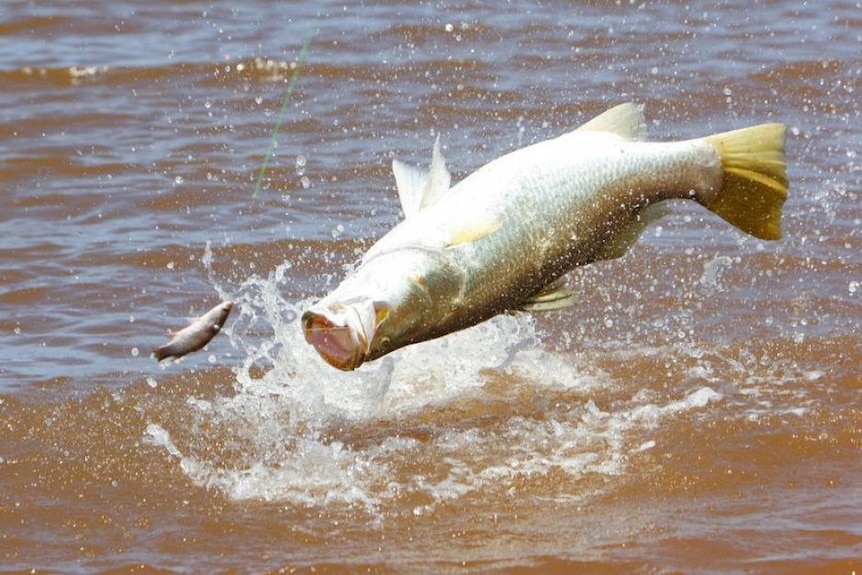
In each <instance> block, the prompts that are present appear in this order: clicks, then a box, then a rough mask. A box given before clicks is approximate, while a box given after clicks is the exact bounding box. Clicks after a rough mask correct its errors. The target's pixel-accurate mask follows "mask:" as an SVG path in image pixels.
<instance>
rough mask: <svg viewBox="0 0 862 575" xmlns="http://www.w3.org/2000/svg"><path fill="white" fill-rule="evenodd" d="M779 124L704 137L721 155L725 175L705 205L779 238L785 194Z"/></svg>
mask: <svg viewBox="0 0 862 575" xmlns="http://www.w3.org/2000/svg"><path fill="white" fill-rule="evenodd" d="M784 132H785V126H784V124H762V125H760V126H753V127H751V128H743V129H741V130H734V131H732V132H725V133H723V134H716V135H714V136H709V137H708V138H706V141H708V142H709V143H710V144H712V145H713V146H715V149H716V150H718V152H719V154H720V155H721V163H722V167H723V168H724V180H723V184H722V187H721V190H720V191H719V193H718V194H717V195H716V196H715V198H713V199H711V200H709V201H705V202H704V205H705V206H706V207H707V208H708V209H709V210H711V211H712V212H714V213H716V214H718V215H719V216H721V217H722V218H724V219H725V220H727V221H728V222H730V223H731V224H733V225H734V226H736V227H738V228H739V229H741V230H742V231H744V232H746V233H748V234H751V235H753V236H755V237H757V238H760V239H762V240H777V239H779V238H781V207H782V206H783V205H784V200H786V199H787V187H788V182H787V174H786V173H785V166H784Z"/></svg>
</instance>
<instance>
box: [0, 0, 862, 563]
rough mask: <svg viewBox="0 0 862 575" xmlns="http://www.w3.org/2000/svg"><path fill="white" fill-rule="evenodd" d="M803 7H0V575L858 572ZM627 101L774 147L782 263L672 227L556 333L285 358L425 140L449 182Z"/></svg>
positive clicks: (836, 103) (828, 26)
mask: <svg viewBox="0 0 862 575" xmlns="http://www.w3.org/2000/svg"><path fill="white" fill-rule="evenodd" d="M827 4H828V5H827ZM827 4H806V5H799V3H793V2H769V3H755V4H751V3H743V2H726V3H721V4H719V5H716V6H702V5H697V6H693V7H688V8H686V7H681V6H675V5H672V4H670V5H665V4H651V3H647V4H641V3H634V2H631V3H630V2H620V3H617V4H614V5H611V4H608V5H605V4H602V3H599V4H588V5H569V4H565V3H551V4H546V3H543V4H539V3H513V4H506V3H488V4H484V5H482V4H476V3H474V4H470V5H461V4H457V3H423V4H418V5H415V6H414V5H410V6H408V5H402V4H401V3H396V2H384V3H378V4H374V5H362V4H342V3H330V2H319V3H316V4H308V3H303V4H300V3H297V4H291V5H281V4H278V5H277V4H273V3H266V2H246V3H244V4H243V5H242V6H232V7H229V6H227V5H226V4H216V5H212V4H209V3H198V2H183V3H179V4H177V3H167V2H162V1H160V0H156V1H153V2H150V3H147V4H146V5H143V4H140V3H132V2H123V1H119V2H114V3H109V4H104V3H96V2H91V1H86V0H81V1H79V2H65V3H62V5H56V6H55V5H49V4H45V3H29V2H7V3H5V4H4V6H3V7H2V8H0V33H2V36H3V38H4V39H5V42H2V43H0V84H2V86H3V90H2V91H0V109H2V110H3V114H2V115H0V134H2V146H0V193H2V194H3V199H4V200H5V201H4V206H5V209H3V210H2V211H0V226H2V230H3V239H2V243H0V282H2V290H0V571H2V572H31V570H35V571H36V572H69V573H79V572H109V573H122V572H133V571H134V572H153V573H154V572H175V573H188V572H243V573H260V572H277V571H278V570H280V569H284V570H285V571H289V570H290V569H294V568H298V569H312V568H313V569H315V570H316V571H317V572H332V573H349V572H357V571H366V570H368V571H372V572H433V573H441V572H454V571H458V572H471V573H491V572H494V573H496V572H524V571H529V570H536V571H539V572H547V573H553V572H559V573H569V572H590V573H618V572H637V573H669V572H692V573H694V572H696V573H736V572H754V573H761V572H762V573H775V572H781V573H851V572H853V571H854V570H856V571H858V570H859V569H860V564H859V562H858V557H860V556H862V528H860V523H859V520H858V517H859V515H860V512H862V508H860V503H859V501H860V496H862V481H860V479H859V477H860V476H862V452H860V440H862V431H860V430H862V414H860V410H859V390H860V385H862V379H860V375H859V374H860V369H859V366H860V365H862V346H860V338H859V329H860V324H862V321H860V319H862V303H860V299H859V298H860V294H862V257H860V250H862V236H860V227H862V223H860V222H862V208H860V191H862V185H860V184H862V177H860V174H862V170H860V162H859V158H858V151H859V141H860V130H859V126H860V105H859V77H860V75H862V59H860V57H859V54H860V44H862V42H860V36H862V17H860V14H862V12H860V5H859V4H858V3H855V2H829V3H827ZM304 41H308V42H309V47H308V51H307V55H306V58H305V60H304V61H303V62H301V63H299V62H297V59H298V56H299V53H300V49H301V46H302V44H303V42H304ZM297 66H299V71H298V80H297V83H296V90H295V91H294V92H293V94H292V95H291V99H290V101H289V102H288V106H287V107H286V108H285V111H284V116H283V120H284V122H283V125H281V126H280V129H279V131H278V134H277V138H276V142H277V145H276V146H275V148H274V149H273V151H272V155H271V156H270V157H269V163H268V168H267V170H266V172H265V173H264V178H263V185H262V189H261V190H260V193H259V196H258V197H257V198H255V184H256V180H257V178H258V176H259V173H260V169H261V166H262V165H263V163H264V158H265V157H266V154H267V150H268V149H269V147H270V143H271V140H272V137H273V132H274V130H275V127H276V123H277V121H278V118H279V114H280V110H281V107H282V102H283V98H284V96H285V91H286V89H287V86H288V82H289V80H290V78H291V75H292V74H293V73H294V72H295V71H296V70H297ZM628 100H632V101H637V102H642V103H644V104H645V105H646V113H647V119H648V124H649V133H650V137H651V138H653V139H658V140H662V139H666V140H670V139H680V138H687V137H696V136H702V135H706V134H709V133H713V132H718V131H724V130H728V129H733V128H737V127H742V126H745V125H750V124H755V123H760V122H764V121H780V122H784V123H786V124H787V125H788V127H789V131H788V146H787V160H788V174H789V176H790V180H791V192H790V198H789V200H788V202H787V204H786V206H785V218H784V233H785V238H784V239H783V240H781V241H780V242H775V243H771V242H770V243H767V242H760V241H758V240H754V239H751V238H748V237H744V236H743V235H742V234H740V233H739V232H737V231H735V230H733V229H731V228H730V227H729V226H728V225H726V224H725V223H724V222H722V221H719V220H718V219H716V218H714V217H713V216H711V215H709V214H708V213H706V212H705V211H704V210H702V209H701V208H699V207H697V206H692V205H688V204H686V203H685V202H680V203H678V204H676V205H674V206H673V214H672V215H670V216H669V217H666V218H665V219H663V220H662V221H661V222H660V225H657V226H654V227H652V228H651V229H649V230H648V231H647V232H646V233H645V234H644V236H643V238H642V239H641V241H640V242H639V243H638V244H637V245H636V246H635V247H634V248H633V249H632V251H631V252H630V253H629V254H628V255H627V256H626V257H625V258H623V259H622V260H619V261H614V262H604V263H600V264H596V265H593V266H590V267H588V268H583V269H580V270H577V271H575V272H574V273H573V274H572V284H573V286H574V287H575V288H576V290H577V292H578V294H579V296H580V302H579V304H578V305H577V307H576V308H574V309H573V310H569V311H566V312H561V313H551V314H545V315H539V316H527V315H507V316H501V317H498V318H495V319H493V320H491V321H489V322H487V323H485V324H483V325H480V326H477V327H475V328H473V329H470V330H466V331H464V332H460V333H457V334H453V335H451V336H449V337H446V338H443V339H440V340H437V341H433V342H428V343H425V344H420V345H416V346H412V347H409V348H406V349H404V350H401V351H399V352H396V353H394V354H392V355H390V356H388V357H386V358H384V359H383V360H381V361H379V362H376V363H373V364H370V365H367V366H365V367H364V368H363V369H361V370H360V371H358V372H356V373H340V372H336V371H335V370H333V369H332V368H330V367H328V366H327V365H325V364H324V363H323V362H322V361H321V360H320V359H319V358H318V357H317V355H316V353H315V352H314V351H313V350H312V349H311V348H310V347H308V346H307V345H306V344H305V342H304V341H303V338H302V336H301V334H300V331H299V325H298V320H297V318H298V316H299V314H301V312H302V310H303V309H305V307H306V306H307V305H308V304H309V303H310V302H311V301H313V300H314V299H315V298H317V297H319V296H320V295H322V294H324V293H325V292H326V291H327V290H328V289H331V288H332V287H333V286H334V285H335V284H336V283H337V282H338V281H339V280H340V279H341V277H343V274H344V271H345V269H346V268H348V267H349V266H351V265H352V264H353V263H354V262H355V261H356V260H357V258H358V257H359V255H360V254H361V253H362V252H363V251H364V250H365V249H366V248H367V247H368V246H369V245H371V243H372V242H373V241H374V240H375V239H376V238H378V237H379V236H381V235H382V234H383V233H385V231H387V230H388V229H389V228H391V227H392V226H393V225H394V224H395V223H397V222H398V221H399V219H400V217H401V216H400V208H399V206H398V202H397V199H396V195H395V190H394V180H393V178H392V175H391V173H390V170H389V165H390V163H391V159H392V158H393V157H396V156H397V157H399V158H402V159H404V160H406V161H408V162H411V163H417V164H422V163H425V162H427V161H428V158H429V157H430V149H431V144H432V143H433V141H434V138H435V137H436V135H437V134H440V135H441V139H442V141H443V143H444V151H445V153H446V156H447V158H448V161H449V165H450V168H451V169H452V171H453V174H454V176H455V179H456V180H458V179H460V178H462V177H464V176H465V175H466V174H468V173H470V172H471V171H472V170H474V169H476V168H477V167H479V166H481V165H482V164H484V163H486V162H487V161H489V160H491V159H493V158H496V157H498V156H500V155H502V154H503V153H505V152H507V151H510V150H512V149H515V148H518V147H520V146H523V145H527V144H529V143H532V142H535V141H538V140H541V139H545V138H549V137H552V136H555V135H558V134H560V133H561V132H563V131H566V130H568V129H571V128H572V127H574V126H576V125H578V124H579V123H581V122H583V121H585V120H587V119H589V118H591V117H592V116H594V115H596V114H597V113H599V112H601V111H603V110H604V109H606V108H609V107H610V106H612V105H614V104H617V103H619V102H622V101H628ZM228 297H229V298H231V299H234V300H235V301H236V302H237V303H238V306H239V307H238V309H237V310H235V311H234V312H233V315H232V316H231V318H230V319H229V321H228V324H227V326H226V329H225V331H224V333H223V334H222V335H219V336H218V337H217V338H216V339H214V340H213V341H212V342H211V343H210V345H209V346H208V347H207V349H206V350H205V351H203V352H201V353H198V354H195V355H191V356H188V357H187V358H185V359H184V360H183V361H181V362H179V363H175V364H169V365H164V366H159V365H157V364H156V362H155V361H154V360H153V359H152V358H151V357H149V352H150V350H151V349H152V347H153V346H155V345H158V344H160V343H162V342H163V341H164V340H165V337H164V335H163V334H164V331H165V329H166V328H177V327H181V326H182V325H183V323H184V321H185V320H184V318H185V317H186V316H189V315H196V314H198V313H200V312H203V311H205V310H207V309H209V308H210V307H212V306H213V305H214V304H215V303H216V302H217V301H219V300H220V299H222V298H228Z"/></svg>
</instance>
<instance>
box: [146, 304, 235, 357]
mask: <svg viewBox="0 0 862 575" xmlns="http://www.w3.org/2000/svg"><path fill="white" fill-rule="evenodd" d="M231 309H233V302H232V301H230V300H227V301H223V302H221V303H220V304H218V305H217V306H215V307H214V308H212V309H211V310H209V311H208V312H206V313H205V314H204V315H202V316H201V317H197V318H193V319H192V320H191V322H190V323H189V325H188V326H187V327H184V328H183V329H181V330H180V331H178V332H171V331H168V336H169V337H170V340H169V341H168V343H166V344H164V345H160V346H159V347H157V348H155V349H154V350H153V356H154V357H155V358H156V361H162V360H163V359H165V358H168V357H174V358H180V357H182V356H184V355H186V354H187V353H191V352H193V351H198V350H199V349H202V348H203V347H204V346H205V345H206V344H208V343H209V342H210V340H211V339H212V338H214V337H215V336H216V334H217V333H218V332H219V331H220V330H221V328H222V326H224V322H225V321H227V316H228V315H229V314H230V310H231Z"/></svg>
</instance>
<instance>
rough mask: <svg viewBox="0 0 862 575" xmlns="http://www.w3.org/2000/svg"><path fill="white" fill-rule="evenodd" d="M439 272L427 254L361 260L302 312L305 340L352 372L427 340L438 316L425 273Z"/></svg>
mask: <svg viewBox="0 0 862 575" xmlns="http://www.w3.org/2000/svg"><path fill="white" fill-rule="evenodd" d="M436 271H438V269H437V268H436V267H435V262H434V258H432V257H430V256H428V255H427V254H422V253H418V254H417V253H412V252H408V253H401V252H399V253H397V254H392V255H391V256H390V257H385V256H381V257H378V258H375V259H374V260H372V261H370V262H368V263H367V264H363V265H361V266H360V267H359V268H358V269H357V270H356V271H355V272H354V273H353V274H352V275H350V276H348V277H347V278H346V279H345V280H344V282H342V283H341V285H339V286H338V287H337V288H336V289H335V290H334V291H333V292H332V293H330V294H329V295H328V296H326V297H325V298H323V299H322V300H320V301H319V302H318V303H316V304H314V305H313V306H311V307H310V308H309V309H308V310H307V311H306V312H305V313H304V314H303V316H302V327H303V332H304V335H305V340H306V341H307V342H308V343H310V344H311V345H312V346H314V348H315V349H316V350H317V352H318V353H319V354H320V356H321V357H322V358H323V359H324V360H326V362H327V363H329V364H330V365H332V366H334V367H337V368H338V369H341V370H344V371H352V370H354V369H356V368H358V367H359V366H360V365H362V364H363V363H364V362H366V361H371V360H373V359H377V358H379V357H381V356H383V355H386V354H387V353H389V352H391V351H393V350H395V349H398V348H400V347H403V346H405V345H407V344H410V343H414V342H416V341H420V340H423V339H427V338H426V337H424V334H425V333H427V332H428V330H429V327H430V326H433V325H434V323H435V317H436V316H437V315H439V314H438V313H437V311H438V310H435V308H434V304H433V302H434V301H435V298H434V297H432V295H431V291H430V289H429V288H430V286H429V285H428V282H426V281H425V280H426V278H428V277H430V275H431V274H433V273H435V272H436Z"/></svg>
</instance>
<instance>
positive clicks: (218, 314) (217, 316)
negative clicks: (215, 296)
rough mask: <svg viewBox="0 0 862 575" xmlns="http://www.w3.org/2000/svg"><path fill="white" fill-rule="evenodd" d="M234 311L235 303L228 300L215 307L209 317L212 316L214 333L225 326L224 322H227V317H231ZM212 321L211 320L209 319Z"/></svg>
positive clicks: (211, 323)
mask: <svg viewBox="0 0 862 575" xmlns="http://www.w3.org/2000/svg"><path fill="white" fill-rule="evenodd" d="M232 309H233V302H232V301H230V300H226V301H223V302H221V303H220V304H218V305H217V306H215V307H214V308H213V309H212V310H211V311H210V312H208V314H207V315H210V314H211V321H210V322H209V323H210V325H211V329H212V330H213V331H218V330H220V329H221V328H222V326H223V325H224V322H226V321H227V316H228V315H230V311H231V310H232ZM208 319H210V318H208Z"/></svg>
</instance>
